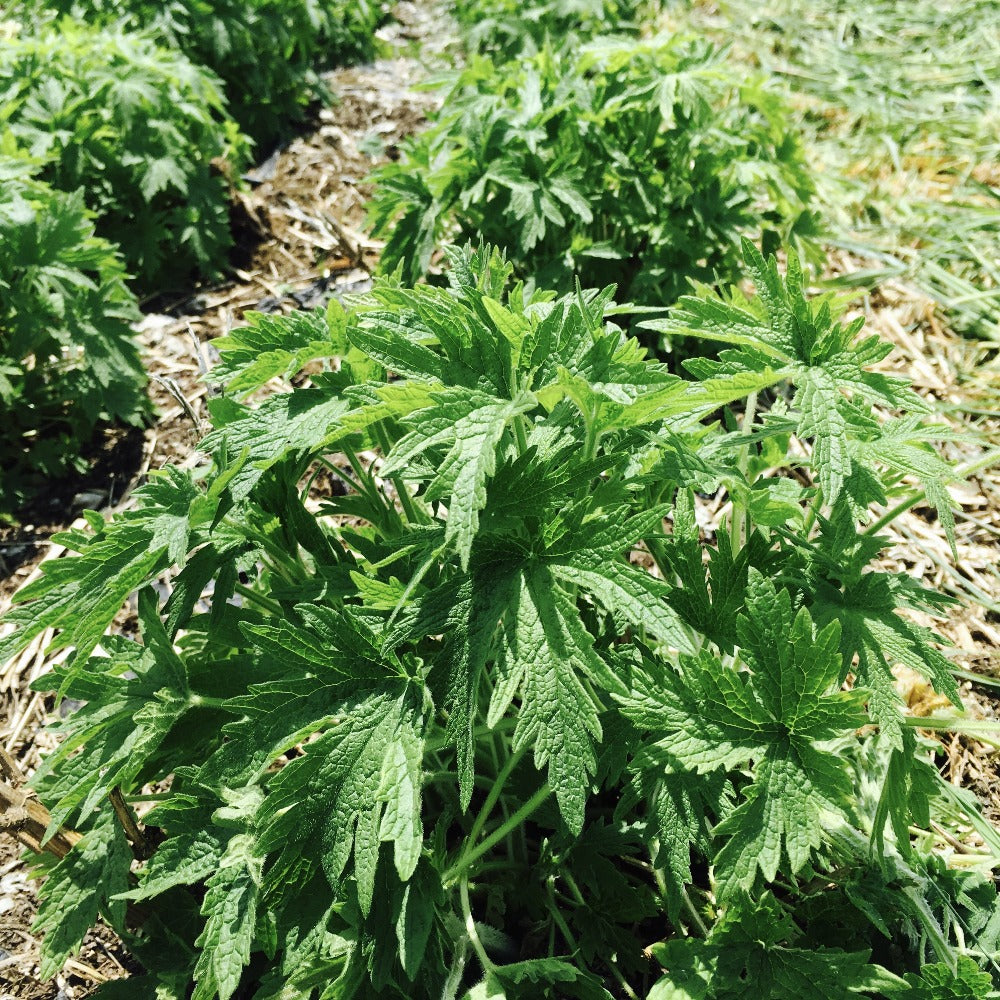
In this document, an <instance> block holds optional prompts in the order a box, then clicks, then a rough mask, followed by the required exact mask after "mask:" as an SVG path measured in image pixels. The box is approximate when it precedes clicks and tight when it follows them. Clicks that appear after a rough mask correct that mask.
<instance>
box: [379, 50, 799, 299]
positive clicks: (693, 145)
mask: <svg viewBox="0 0 1000 1000" xmlns="http://www.w3.org/2000/svg"><path fill="white" fill-rule="evenodd" d="M374 179H375V182H376V187H375V193H374V198H373V201H372V205H371V210H370V212H371V220H372V224H373V226H374V231H375V233H376V234H377V235H379V236H382V237H385V238H386V241H387V242H386V247H385V251H384V254H383V258H382V267H383V269H384V270H385V271H386V272H392V271H393V270H394V269H396V268H402V273H403V275H404V276H405V277H406V279H407V280H414V279H416V277H417V276H419V275H422V274H424V273H425V272H426V271H427V268H428V266H429V264H430V260H431V256H432V254H433V252H434V249H435V247H436V246H437V245H438V243H439V242H440V240H441V239H442V238H443V237H450V236H452V235H454V234H458V235H459V236H462V237H466V236H471V237H474V238H483V239H485V240H487V241H489V242H492V243H495V244H496V245H499V246H502V247H504V248H505V250H506V251H507V253H508V254H509V256H510V260H511V263H513V264H514V267H515V269H516V272H517V273H518V274H519V275H521V276H523V277H525V278H529V277H530V278H531V279H532V280H535V281H537V282H538V283H539V284H540V285H542V286H546V287H555V288H559V289H563V290H569V289H570V288H572V283H573V275H574V274H577V275H579V277H580V280H581V282H582V283H583V284H584V286H594V287H598V286H601V285H603V284H606V283H608V282H612V281H613V282H616V283H617V285H618V287H619V294H620V295H621V297H622V298H631V299H633V300H634V301H636V302H640V303H643V304H648V303H656V304H662V303H666V302H672V301H675V300H676V298H677V297H678V296H679V295H680V294H681V293H682V292H683V291H684V290H685V289H686V288H687V283H688V279H690V278H698V279H700V280H705V281H714V280H715V279H716V277H719V278H721V279H728V278H732V277H734V275H735V271H736V262H737V259H738V234H739V233H740V232H742V231H751V232H758V233H759V232H760V231H762V230H763V231H764V232H765V234H766V239H767V240H768V241H773V240H775V239H777V238H778V237H779V236H781V237H785V236H788V235H789V234H791V233H795V234H798V235H805V234H807V233H808V232H809V231H810V230H811V228H812V223H813V220H812V217H811V215H810V214H809V211H808V208H807V206H808V202H809V198H810V196H811V192H812V182H811V179H810V176H809V173H808V171H807V170H806V169H805V165H804V162H803V159H802V152H801V149H800V147H799V144H798V140H797V138H796V136H795V132H794V130H793V129H792V128H791V127H790V125H789V122H788V120H787V118H786V117H785V111H784V107H783V105H782V104H781V102H780V100H778V98H777V97H776V96H775V95H774V94H773V93H771V92H770V91H769V90H768V89H767V88H766V86H765V85H764V84H763V83H762V82H761V81H760V80H757V79H749V80H747V79H745V78H742V77H741V79H740V81H737V79H736V77H734V76H733V75H732V74H731V73H730V72H729V71H728V70H727V68H726V63H725V61H724V59H723V57H722V55H721V53H720V52H718V51H717V50H715V49H713V48H712V47H711V46H710V45H707V44H705V43H703V42H701V41H698V40H695V39H692V38H689V37H673V38H671V39H669V40H664V39H663V38H659V39H656V40H653V41H649V42H629V41H621V40H618V41H608V40H603V41H598V42H594V43H593V44H591V45H588V46H586V47H584V48H583V50H582V51H573V52H569V51H563V50H560V51H555V50H551V49H549V50H546V51H544V52H542V53H540V54H538V55H537V56H535V57H534V58H532V59H528V60H523V61H519V62H517V63H511V64H507V65H503V66H500V67H497V66H494V65H493V64H492V63H490V62H487V61H485V60H477V61H473V63H472V65H471V66H470V67H469V68H468V69H467V70H466V71H464V72H463V73H461V74H459V75H458V77H457V79H456V80H454V81H453V82H452V83H451V84H450V85H449V86H448V89H447V90H446V92H445V94H444V100H443V104H442V110H441V112H440V114H439V116H438V118H437V121H436V122H434V124H432V126H431V127H430V128H429V129H428V130H427V131H426V132H424V133H422V134H421V135H419V136H418V137H416V138H415V139H413V140H411V141H410V142H409V143H408V145H407V146H406V147H405V151H404V155H403V156H402V157H401V159H400V160H399V161H398V162H397V163H391V164H388V165H386V166H385V167H383V168H381V169H380V170H378V171H376V173H375V175H374Z"/></svg>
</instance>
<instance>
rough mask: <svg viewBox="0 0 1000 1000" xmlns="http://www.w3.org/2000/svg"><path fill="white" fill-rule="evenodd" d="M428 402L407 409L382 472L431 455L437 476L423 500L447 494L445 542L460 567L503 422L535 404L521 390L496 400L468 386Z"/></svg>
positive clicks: (469, 544) (466, 562)
mask: <svg viewBox="0 0 1000 1000" xmlns="http://www.w3.org/2000/svg"><path fill="white" fill-rule="evenodd" d="M434 401H435V402H434V405H433V406H429V407H427V408H426V409H422V410H417V411H415V412H414V413H411V414H410V415H409V416H408V417H407V418H406V420H405V423H406V425H407V426H410V427H412V428H413V429H412V430H411V431H410V432H409V433H408V434H407V435H406V436H405V437H403V438H402V439H401V440H400V441H399V442H398V443H397V444H396V446H395V447H394V448H393V449H392V451H391V452H390V453H389V455H388V456H387V459H386V463H385V466H384V467H383V470H382V471H383V474H384V475H393V474H394V473H396V472H402V473H403V474H404V475H406V471H407V468H408V466H409V465H410V463H412V462H413V461H414V460H415V459H416V458H417V457H418V456H423V455H425V453H427V452H431V454H432V455H436V456H437V461H436V462H435V465H436V466H437V470H438V471H437V474H436V475H435V476H434V477H433V479H431V481H430V484H429V486H428V488H427V492H426V499H427V500H428V501H433V500H439V499H443V498H446V497H447V498H448V519H447V521H446V522H445V540H446V541H447V542H448V543H449V544H451V545H454V546H455V548H456V550H457V552H458V555H459V558H460V559H461V562H462V567H463V568H467V567H468V565H469V555H470V553H471V551H472V542H473V539H474V538H475V536H476V529H477V528H478V526H479V512H480V510H482V508H483V505H484V504H485V503H486V486H487V483H488V481H489V479H490V477H491V476H492V475H493V473H494V472H495V471H496V464H497V448H498V446H499V444H500V440H501V437H502V435H503V433H504V431H505V430H506V428H507V425H508V424H509V423H510V422H511V421H512V420H514V419H516V418H517V416H518V415H519V414H521V413H524V412H525V411H527V410H529V409H531V408H532V407H533V406H534V405H535V399H534V397H533V396H531V395H529V394H526V395H523V396H521V397H519V398H518V399H515V400H500V399H497V398H496V397H494V396H488V395H486V394H485V393H480V392H474V391H471V390H453V391H447V392H441V393H435V394H434Z"/></svg>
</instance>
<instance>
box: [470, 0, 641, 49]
mask: <svg viewBox="0 0 1000 1000" xmlns="http://www.w3.org/2000/svg"><path fill="white" fill-rule="evenodd" d="M651 13H652V11H651V9H650V5H649V4H648V3H647V2H646V0H543V2H540V3H531V4H524V3H518V2H517V0H458V2H457V3H455V5H454V14H455V19H456V21H458V25H459V28H460V29H461V32H462V37H463V40H464V42H465V44H466V46H467V47H468V48H469V49H470V50H471V51H473V52H477V53H479V54H481V55H490V56H492V57H493V58H495V59H498V60H509V59H514V58H517V57H523V56H525V55H530V54H533V53H535V52H538V51H539V50H541V49H544V48H546V47H547V46H548V45H549V44H551V43H556V44H566V45H567V46H569V45H575V44H579V43H580V42H583V41H590V40H592V39H593V38H595V37H597V36H598V35H603V34H616V35H624V34H634V33H636V32H637V31H638V29H639V27H640V24H641V22H642V21H643V20H644V19H645V18H646V17H648V16H649V15H650V14H651Z"/></svg>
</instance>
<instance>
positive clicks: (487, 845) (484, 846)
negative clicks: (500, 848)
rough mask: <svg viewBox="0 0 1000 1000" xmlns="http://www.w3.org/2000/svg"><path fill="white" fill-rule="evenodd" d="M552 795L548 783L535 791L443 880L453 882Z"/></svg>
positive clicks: (453, 866)
mask: <svg viewBox="0 0 1000 1000" xmlns="http://www.w3.org/2000/svg"><path fill="white" fill-rule="evenodd" d="M549 795H551V792H550V791H549V786H548V785H547V784H545V785H542V787H541V788H539V789H538V791H537V792H535V794H534V795H532V796H531V798H530V799H528V801H527V802H525V803H524V805H523V806H521V808H520V809H518V810H517V812H516V813H514V815H513V816H511V817H510V818H509V819H508V820H506V822H504V823H503V824H502V825H501V826H499V827H498V828H497V829H496V830H494V831H493V832H492V833H491V834H490V835H489V836H488V837H487V838H486V839H485V840H484V841H483V842H482V843H480V844H479V845H477V846H475V847H472V848H470V849H469V850H467V851H466V852H465V853H464V854H463V855H462V856H461V857H460V858H459V859H458V861H456V862H455V864H454V865H452V866H451V868H449V869H448V870H447V871H446V872H445V873H444V876H443V878H442V882H444V884H445V885H446V886H447V885H449V884H453V883H454V881H455V879H456V878H458V877H459V876H460V875H461V874H462V873H463V872H464V871H465V870H466V869H467V868H469V866H470V865H471V864H472V863H473V862H474V861H476V860H477V859H478V858H481V857H482V856H483V855H484V854H485V853H486V852H487V851H489V850H491V849H492V848H493V847H494V846H495V845H496V844H498V843H499V842H500V841H501V840H503V838H504V837H506V836H507V834H508V833H509V832H510V831H511V830H514V829H515V828H517V827H518V826H520V825H521V824H522V823H523V822H524V821H525V820H526V819H527V818H528V817H529V816H530V815H531V814H532V813H533V812H534V811H535V810H536V809H538V807H539V806H541V805H542V803H543V802H545V800H546V799H547V798H548V797H549Z"/></svg>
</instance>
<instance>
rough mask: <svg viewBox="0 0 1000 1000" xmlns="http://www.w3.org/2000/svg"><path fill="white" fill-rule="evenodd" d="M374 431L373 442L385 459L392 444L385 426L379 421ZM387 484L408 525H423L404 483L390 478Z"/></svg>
mask: <svg viewBox="0 0 1000 1000" xmlns="http://www.w3.org/2000/svg"><path fill="white" fill-rule="evenodd" d="M374 430H375V440H376V441H378V446H379V448H380V449H381V451H382V457H383V458H386V457H387V456H388V454H389V452H390V451H392V442H391V441H390V440H389V435H388V434H387V433H386V431H385V425H384V424H383V423H382V422H381V421H380V422H379V423H377V424H376V425H375V428H374ZM389 482H390V483H392V485H393V486H394V487H395V490H396V496H397V497H399V503H400V506H401V507H402V508H403V513H404V514H405V515H406V520H407V521H408V522H409V523H410V524H425V523H426V520H425V519H424V518H422V517H421V516H420V515H419V514H418V513H417V509H416V507H414V505H413V498H412V497H411V496H410V492H409V490H407V488H406V483H404V482H403V480H402V477H400V476H390V477H389Z"/></svg>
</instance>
